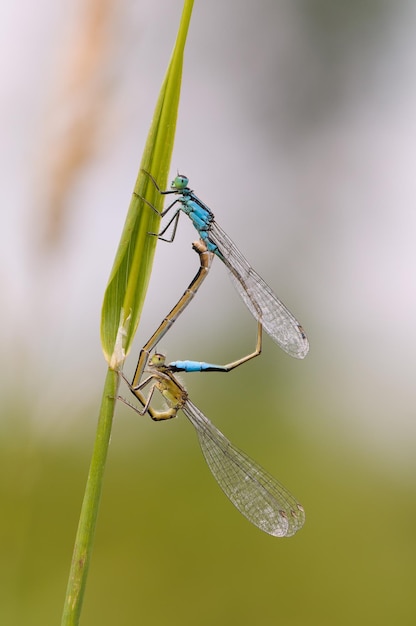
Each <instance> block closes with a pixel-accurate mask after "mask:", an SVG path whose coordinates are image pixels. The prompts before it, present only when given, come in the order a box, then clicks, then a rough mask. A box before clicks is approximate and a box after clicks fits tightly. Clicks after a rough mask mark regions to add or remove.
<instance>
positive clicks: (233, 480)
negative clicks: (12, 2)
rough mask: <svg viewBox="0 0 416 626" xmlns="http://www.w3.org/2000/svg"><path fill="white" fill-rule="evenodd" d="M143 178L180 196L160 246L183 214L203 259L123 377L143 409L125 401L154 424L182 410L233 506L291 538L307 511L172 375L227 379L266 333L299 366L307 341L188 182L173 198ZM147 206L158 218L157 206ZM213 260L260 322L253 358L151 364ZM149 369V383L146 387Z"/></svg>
mask: <svg viewBox="0 0 416 626" xmlns="http://www.w3.org/2000/svg"><path fill="white" fill-rule="evenodd" d="M146 174H147V175H148V176H149V178H150V179H151V180H152V182H153V183H154V185H155V187H156V189H157V190H158V191H159V193H161V194H163V195H170V194H175V195H177V197H176V198H175V200H174V201H173V202H172V203H171V204H170V205H169V206H168V207H167V208H166V209H164V210H163V211H162V213H161V216H162V217H164V216H165V215H166V214H167V213H168V212H169V211H170V210H171V209H172V208H174V207H175V205H177V207H176V211H175V212H174V215H173V217H172V218H171V219H170V220H169V222H168V223H167V225H166V226H165V227H164V228H162V230H161V231H160V232H159V233H158V234H156V236H158V237H159V239H161V240H163V241H169V242H172V241H173V239H174V237H175V234H176V229H177V225H178V220H179V216H180V212H181V211H182V212H184V213H185V214H186V215H188V216H189V218H190V219H191V221H192V223H193V225H194V226H195V228H196V230H197V231H198V234H199V237H200V240H199V241H198V242H195V243H194V244H193V248H194V250H195V251H196V252H197V253H198V255H199V259H200V267H199V270H198V272H197V274H196V275H195V277H194V278H193V280H192V281H191V283H190V285H189V286H188V288H187V289H186V290H185V292H184V294H183V295H182V297H181V298H180V299H179V301H178V302H177V303H176V305H175V306H174V307H173V309H172V310H171V311H170V313H169V314H168V315H167V316H166V317H165V318H164V320H163V321H162V323H161V324H160V326H159V327H158V329H157V330H156V331H155V332H154V333H153V335H152V336H151V338H150V339H149V340H148V342H147V343H146V344H145V346H144V347H143V348H142V350H141V352H140V356H139V360H138V363H137V367H136V371H135V374H134V377H133V380H132V382H129V381H128V380H127V379H126V378H125V377H124V375H122V376H123V379H124V380H125V382H126V383H127V385H128V387H129V389H130V391H131V392H132V393H133V395H134V396H135V397H136V399H137V400H138V401H139V402H140V403H141V405H142V407H143V408H142V409H138V408H137V407H135V406H134V405H132V404H130V403H129V402H127V401H126V400H125V399H124V398H120V399H121V400H123V401H124V402H125V403H126V404H128V405H129V406H131V407H132V408H133V409H135V410H136V411H137V412H138V413H140V414H141V415H143V414H145V413H146V412H147V413H148V414H149V415H150V417H151V418H152V419H154V420H164V419H170V418H173V417H176V415H177V413H178V411H179V410H182V411H183V412H184V414H185V415H186V417H187V418H188V419H189V421H190V422H191V424H192V425H193V426H194V428H195V430H196V433H197V435H198V439H199V443H200V445H201V449H202V452H203V454H204V457H205V459H206V461H207V464H208V466H209V468H210V470H211V472H212V474H213V476H214V478H215V479H216V481H217V482H218V484H219V486H220V487H221V488H222V490H223V491H224V493H225V494H226V495H227V496H228V498H229V499H230V500H231V502H232V503H233V504H234V505H235V506H236V507H237V509H238V510H239V511H240V512H241V513H242V514H243V515H245V517H246V518H247V519H248V520H249V521H250V522H252V523H253V524H254V525H256V526H257V527H258V528H260V529H261V530H264V531H265V532H267V533H269V534H271V535H274V536H277V537H284V536H286V537H289V536H291V535H293V534H294V533H295V532H296V531H297V530H299V529H300V528H301V527H302V526H303V523H304V520H305V513H304V510H303V508H302V506H301V505H300V504H299V503H298V502H297V500H296V499H295V498H294V497H293V496H292V495H291V494H290V493H289V491H288V490H287V489H286V488H285V487H283V485H281V484H280V483H279V482H278V481H277V480H275V479H274V478H273V477H272V476H271V475H270V474H268V473H267V472H266V471H265V470H264V469H263V468H261V467H260V466H259V465H258V464H257V463H256V462H255V461H253V460H252V459H250V458H249V457H248V456H247V455H245V454H244V453H243V452H241V451H240V450H238V449H237V448H236V447H235V446H233V444H232V443H231V442H230V441H228V439H226V437H224V435H223V434H222V433H221V432H220V431H219V430H218V429H217V428H216V427H215V426H214V425H213V424H212V423H211V422H210V420H209V419H208V418H207V417H205V415H203V413H202V412H201V411H200V410H199V409H198V408H197V407H196V406H195V405H194V404H193V403H192V402H191V401H190V399H189V396H188V393H187V392H186V390H185V388H184V387H183V386H182V385H181V383H179V381H178V380H177V379H176V378H175V376H174V373H176V372H195V371H199V372H206V371H218V372H229V371H231V370H233V369H235V368H236V367H238V366H240V365H242V364H243V363H245V362H247V361H249V360H250V359H252V358H254V357H256V356H258V355H259V354H260V352H261V347H262V329H263V328H264V329H265V330H266V332H267V333H268V334H269V335H270V336H271V337H272V339H274V341H276V343H277V344H278V345H279V346H280V347H281V348H282V349H283V350H284V351H285V352H287V353H288V354H290V355H291V356H293V357H295V358H304V357H305V356H306V354H307V352H308V349H309V344H308V340H307V338H306V335H305V333H304V331H303V328H302V326H301V325H300V324H299V322H298V321H297V320H296V319H295V317H294V316H293V315H292V314H291V313H290V311H289V310H288V309H287V308H286V307H285V305H284V304H283V303H282V302H281V301H280V300H279V299H278V298H277V296H276V295H275V294H274V293H273V291H272V290H271V289H270V287H269V286H268V285H267V284H266V283H265V281H264V280H263V279H262V278H261V277H260V276H259V275H258V274H257V272H255V271H254V269H253V268H252V267H251V265H250V264H249V263H248V261H247V260H246V259H245V257H244V256H243V255H242V254H241V252H240V251H239V250H238V248H237V247H236V246H235V244H234V243H233V242H232V241H231V239H230V238H229V237H228V235H226V233H225V232H224V231H223V230H222V229H221V228H220V227H219V226H218V224H217V223H216V221H215V219H214V215H213V213H212V211H211V210H210V209H209V208H208V207H207V205H205V204H204V203H203V202H202V201H201V200H200V199H199V198H198V197H197V196H196V195H195V194H194V192H193V191H192V190H191V189H190V188H189V187H188V182H189V181H188V178H187V177H186V176H183V175H179V174H178V175H177V176H176V178H175V179H174V180H173V182H172V186H171V190H169V191H162V190H160V188H159V187H158V185H157V183H156V181H155V179H154V178H153V177H152V176H151V175H150V174H148V173H147V172H146ZM146 204H149V203H147V202H146ZM149 206H150V207H151V209H152V210H155V211H156V209H155V208H154V207H153V206H152V205H150V204H149ZM171 225H172V236H171V238H170V239H167V238H164V237H163V235H164V234H165V233H166V231H167V229H168V228H169V227H170V226H171ZM149 235H150V236H151V235H155V234H154V233H149ZM214 256H217V257H218V258H220V259H221V261H222V262H223V263H224V264H225V265H226V267H227V269H228V270H229V272H230V276H231V278H232V281H233V283H234V285H235V287H236V289H237V291H238V293H239V294H240V296H241V297H242V299H243V301H244V302H245V304H246V305H247V307H248V309H249V310H250V312H251V313H252V314H253V316H254V317H255V318H256V320H257V325H258V328H257V342H256V347H255V350H254V351H253V352H252V353H251V354H249V355H246V356H244V357H242V358H241V359H238V360H237V361H233V362H231V363H228V364H226V365H216V364H212V363H205V362H196V361H174V362H171V363H169V364H166V363H165V357H164V356H163V355H161V354H158V353H156V354H154V355H152V356H150V355H151V352H152V350H153V349H154V348H155V347H156V345H157V344H158V342H159V341H160V340H161V339H162V337H163V336H164V335H165V334H166V333H167V331H168V330H169V329H170V328H171V327H172V324H173V323H174V322H175V320H176V319H177V318H178V316H179V315H180V314H181V313H182V312H183V310H184V309H185V308H186V307H187V305H188V304H189V303H190V302H191V300H192V298H193V297H194V296H195V294H196V292H197V290H198V289H199V288H200V286H201V284H202V283H203V281H204V280H205V278H206V276H207V275H208V272H209V269H210V266H211V262H212V259H213V257H214ZM146 363H147V364H148V372H149V374H150V375H149V376H148V377H147V378H146V379H145V380H144V381H142V382H141V378H142V375H143V372H144V370H145V367H146ZM147 385H150V391H149V394H148V396H147V398H146V397H145V396H144V395H143V393H142V390H143V389H144V387H146V386H147ZM155 390H158V391H159V392H160V393H161V394H162V396H163V397H164V399H165V401H166V403H167V405H168V409H167V410H165V411H156V410H155V409H153V408H152V406H151V400H152V397H153V394H154V391H155Z"/></svg>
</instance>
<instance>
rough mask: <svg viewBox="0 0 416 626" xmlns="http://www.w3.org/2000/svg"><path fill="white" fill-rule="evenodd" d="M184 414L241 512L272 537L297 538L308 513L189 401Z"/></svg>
mask: <svg viewBox="0 0 416 626" xmlns="http://www.w3.org/2000/svg"><path fill="white" fill-rule="evenodd" d="M182 411H183V412H184V413H185V415H186V417H187V418H188V419H189V421H190V422H191V423H192V424H193V426H194V427H195V430H196V432H197V435H198V439H199V443H200V445H201V448H202V452H203V454H204V457H205V460H206V462H207V463H208V466H209V468H210V470H211V472H212V474H213V476H214V478H215V480H216V481H217V483H218V484H219V486H220V487H221V489H222V490H223V491H224V493H225V495H226V496H227V497H228V498H229V499H230V500H231V502H232V503H233V504H234V506H236V507H237V509H238V510H239V511H240V513H242V514H243V515H244V516H245V517H246V518H247V519H248V520H249V521H250V522H251V523H252V524H254V525H255V526H257V527H258V528H260V529H261V530H263V531H264V532H266V533H269V535H274V536H275V537H290V536H291V535H294V534H295V533H296V532H297V531H298V530H299V529H300V528H301V527H302V526H303V523H304V521H305V512H304V510H303V508H302V506H301V505H300V504H299V503H298V502H297V501H296V500H295V498H294V497H293V496H292V495H291V494H290V493H289V491H287V489H286V488H285V487H283V485H281V484H280V483H279V482H278V481H277V480H276V479H275V478H273V476H271V475H270V474H268V473H267V472H266V471H265V470H264V469H263V468H261V467H260V465H257V463H255V461H253V460H252V459H250V458H249V457H248V456H247V455H246V454H244V452H241V450H238V449H237V448H236V447H235V446H233V444H232V443H231V442H230V441H228V439H227V438H226V437H224V435H223V434H222V433H221V432H220V431H219V430H218V429H217V428H216V427H215V426H214V425H213V424H211V422H210V421H209V419H208V418H207V417H205V415H204V414H203V413H201V411H200V410H199V409H198V408H197V407H196V406H195V405H194V404H193V403H192V402H190V400H187V401H186V402H185V404H184V406H183V407H182Z"/></svg>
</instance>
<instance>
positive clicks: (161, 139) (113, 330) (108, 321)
mask: <svg viewBox="0 0 416 626" xmlns="http://www.w3.org/2000/svg"><path fill="white" fill-rule="evenodd" d="M192 6H193V1H190V0H186V1H185V4H184V9H183V13H182V19H181V24H180V27H179V32H178V37H177V40H176V44H175V47H174V50H173V54H172V58H171V60H170V63H169V67H168V70H167V72H166V76H165V79H164V81H163V84H162V88H161V90H160V94H159V98H158V102H157V105H156V109H155V113H154V116H153V121H152V125H151V127H150V131H149V134H148V138H147V142H146V146H145V150H144V154H143V158H142V162H141V168H140V171H139V175H138V177H137V181H136V185H135V188H134V191H135V193H136V194H137V195H133V196H132V199H131V202H130V207H129V211H128V214H127V219H126V223H125V226H124V230H123V233H122V236H121V241H120V244H119V247H118V250H117V254H116V258H115V261H114V265H113V269H112V271H111V275H110V279H109V281H108V285H107V289H106V292H105V296H104V302H103V307H102V316H101V343H102V347H103V351H104V355H105V358H106V360H107V362H108V363H109V365H110V367H111V368H117V367H119V366H120V365H121V364H122V362H123V361H124V358H125V357H126V355H127V354H128V352H129V349H130V347H131V343H132V340H133V337H134V334H135V332H136V330H137V326H138V323H139V320H140V315H141V311H142V308H143V303H144V298H145V295H146V291H147V286H148V283H149V278H150V272H151V267H152V263H153V257H154V253H155V248H156V243H157V238H156V237H154V236H152V235H149V232H153V233H157V232H158V231H159V222H160V218H159V216H158V215H157V214H156V213H155V212H154V211H153V210H152V209H151V208H150V207H149V206H148V205H147V204H146V203H145V202H144V201H143V199H142V198H145V199H146V200H147V201H148V202H150V203H151V204H152V205H153V206H154V207H155V208H156V209H158V211H160V210H161V209H162V206H163V196H161V195H160V194H158V193H157V191H156V190H155V188H154V185H153V183H152V182H151V181H150V180H149V178H148V176H146V175H145V174H144V173H143V172H142V171H141V170H142V169H144V170H146V171H148V172H150V173H151V174H152V175H153V176H154V178H155V179H156V180H157V182H158V183H159V185H160V187H161V188H163V189H166V185H167V177H168V173H169V167H170V161H171V157H172V150H173V142H174V136H175V129H176V120H177V112H178V105H179V94H180V87H181V79H182V67H183V54H184V47H185V41H186V35H187V32H188V27H189V21H190V17H191V13H192Z"/></svg>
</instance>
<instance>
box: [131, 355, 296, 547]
mask: <svg viewBox="0 0 416 626" xmlns="http://www.w3.org/2000/svg"><path fill="white" fill-rule="evenodd" d="M148 369H149V372H150V376H149V377H148V378H146V379H145V380H144V381H143V382H142V383H141V384H140V385H138V386H137V387H135V388H134V387H133V386H132V385H130V383H129V382H128V381H127V379H126V378H125V377H124V375H123V374H121V375H122V376H123V378H124V380H125V381H126V383H127V385H128V386H129V388H130V391H131V392H132V393H133V394H134V396H135V397H136V398H137V399H138V400H139V402H140V403H141V404H142V405H143V409H138V408H137V407H136V406H134V405H132V404H130V402H127V400H125V399H124V398H120V399H121V400H123V402H125V403H126V404H128V405H129V406H131V407H132V408H133V409H134V410H135V411H137V412H138V413H140V414H141V415H144V414H145V413H146V412H147V413H148V414H149V415H150V417H151V418H152V419H153V420H165V419H171V418H173V417H176V415H177V413H178V411H179V410H182V411H183V412H184V413H185V415H186V417H187V418H188V420H189V421H190V422H191V424H192V426H193V427H194V428H195V430H196V433H197V436H198V439H199V443H200V446H201V449H202V452H203V455H204V457H205V460H206V462H207V464H208V467H209V469H210V470H211V473H212V475H213V476H214V478H215V480H216V481H217V483H218V484H219V486H220V487H221V489H222V490H223V491H224V493H225V495H226V496H227V497H228V498H229V499H230V500H231V502H232V503H233V504H234V505H235V506H236V507H237V509H238V510H239V511H240V513H242V514H243V515H244V516H245V517H246V518H247V519H248V520H249V521H250V522H251V523H252V524H254V525H255V526H257V527H258V528H260V529H261V530H263V531H264V532H266V533H269V534H270V535H273V536H275V537H290V536H291V535H294V534H295V533H296V532H297V531H298V530H299V529H300V528H301V527H302V526H303V524H304V521H305V512H304V510H303V507H302V506H301V505H300V504H299V503H298V502H297V500H296V499H295V498H294V497H293V496H292V495H291V494H290V493H289V491H288V490H287V489H286V488H285V487H284V486H283V485H282V484H280V483H279V482H278V481H277V480H276V479H275V478H273V476H271V475H270V474H269V473H268V472H266V471H265V470H264V469H263V468H262V467H260V465H258V464H257V463H256V462H255V461H253V460H252V459H250V458H249V457H248V456H247V455H246V454H245V453H244V452H241V450H238V448H236V447H235V446H234V445H233V444H232V443H231V442H230V441H229V440H228V439H227V438H226V437H225V436H224V435H223V434H222V433H221V432H220V431H219V430H218V428H216V427H215V426H214V425H213V424H212V423H211V422H210V420H209V419H208V418H207V417H205V415H204V414H203V413H202V412H201V411H200V410H199V409H198V408H197V407H196V406H195V405H194V404H193V403H192V402H191V400H190V399H189V396H188V393H187V391H186V389H185V388H184V387H183V386H182V385H181V384H180V383H179V382H178V380H177V379H176V378H175V377H174V375H173V372H172V367H171V366H170V365H165V357H164V356H163V355H161V354H154V355H152V356H151V357H150V359H149V363H148ZM148 384H151V387H150V392H149V395H148V397H147V398H145V397H144V396H143V394H142V392H141V390H142V389H143V388H144V387H146V386H147V385H148ZM156 389H157V390H158V391H159V392H160V393H161V394H162V396H163V397H164V399H165V401H166V402H167V404H168V407H169V408H168V409H167V410H165V411H156V410H154V409H153V408H152V407H151V406H150V403H151V400H152V397H153V394H154V391H155V390H156Z"/></svg>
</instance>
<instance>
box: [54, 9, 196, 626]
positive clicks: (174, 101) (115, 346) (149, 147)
mask: <svg viewBox="0 0 416 626" xmlns="http://www.w3.org/2000/svg"><path fill="white" fill-rule="evenodd" d="M192 7H193V0H185V3H184V8H183V12H182V18H181V23H180V26H179V32H178V36H177V40H176V44H175V47H174V50H173V54H172V58H171V60H170V63H169V67H168V70H167V73H166V76H165V79H164V81H163V84H162V88H161V91H160V95H159V98H158V101H157V105H156V109H155V113H154V117H153V121H152V125H151V128H150V131H149V135H148V138H147V142H146V146H145V150H144V154H143V158H142V162H141V169H142V168H143V169H145V170H147V171H149V172H151V173H152V174H153V176H154V177H155V178H156V180H157V181H158V182H159V184H160V185H161V186H166V183H167V176H168V172H169V166H170V160H171V156H172V150H173V141H174V136H175V128H176V119H177V111H178V105H179V94H180V86H181V78H182V66H183V54H184V48H185V42H186V36H187V32H188V27H189V22H190V18H191V13H192ZM135 192H136V193H137V194H138V196H142V197H144V198H146V199H147V200H148V201H149V202H150V203H151V204H152V205H153V206H155V207H156V208H157V209H158V210H160V209H161V207H162V200H163V199H162V197H161V196H160V195H159V194H157V192H156V191H155V189H154V186H153V185H152V183H151V182H150V183H149V179H148V177H146V175H145V174H143V172H141V171H140V172H139V175H138V178H137V181H136V185H135ZM159 221H160V218H159V217H158V215H157V214H156V213H155V212H154V211H153V210H152V209H151V208H150V207H149V206H147V205H146V204H145V203H144V202H143V200H142V199H141V198H140V197H137V196H136V195H133V197H132V200H131V203H130V207H129V211H128V214H127V218H126V223H125V226H124V229H123V233H122V236H121V241H120V244H119V248H118V250H117V254H116V258H115V261H114V265H113V269H112V271H111V275H110V279H109V282H108V285H107V289H106V292H105V296H104V303H103V307H102V318H101V341H102V346H103V351H104V354H105V356H106V359H107V361H108V363H109V366H110V369H109V370H108V372H107V378H106V383H105V387H104V391H103V399H102V403H101V409H100V414H99V418H98V425H97V433H96V439H95V444H94V450H93V454H92V458H91V464H90V469H89V474H88V479H87V486H86V490H85V494H84V500H83V504H82V509H81V514H80V519H79V524H78V530H77V535H76V539H75V546H74V552H73V557H72V563H71V569H70V573H69V579H68V587H67V593H66V597H65V604H64V610H63V615H62V622H61V624H62V626H77V625H78V624H79V619H80V616H81V610H82V603H83V597H84V593H85V587H86V582H87V575H88V570H89V565H90V562H91V554H92V546H93V540H94V534H95V526H96V521H97V516H98V508H99V503H100V497H101V490H102V482H103V476H104V469H105V463H106V459H107V453H108V446H109V442H110V436H111V428H112V422H113V414H114V406H115V398H116V396H117V390H118V375H117V373H116V372H114V371H112V370H114V369H116V368H119V367H120V366H121V365H122V363H123V360H124V358H125V355H126V354H127V353H128V351H129V348H130V346H131V343H132V340H133V336H134V333H135V331H136V328H137V325H138V323H139V319H140V313H141V310H142V307H143V302H144V298H145V294H146V290H147V285H148V282H149V277H150V271H151V265H152V261H153V256H154V252H155V248H156V243H157V238H156V237H152V236H151V235H149V234H148V233H149V232H158V229H159Z"/></svg>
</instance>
